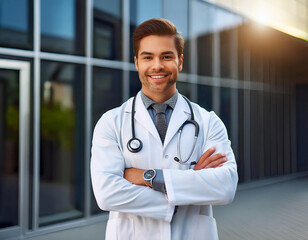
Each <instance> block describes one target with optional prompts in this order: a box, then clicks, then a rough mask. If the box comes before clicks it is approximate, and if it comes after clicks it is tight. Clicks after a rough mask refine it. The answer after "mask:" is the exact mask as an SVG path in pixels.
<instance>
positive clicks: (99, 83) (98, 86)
mask: <svg viewBox="0 0 308 240" xmlns="http://www.w3.org/2000/svg"><path fill="white" fill-rule="evenodd" d="M121 103H122V71H121V70H115V69H109V68H100V67H94V68H93V88H92V127H93V129H94V127H95V125H96V123H97V121H98V120H99V119H100V117H101V116H102V115H103V114H104V113H105V112H106V111H108V110H110V109H112V108H115V107H118V106H120V105H121ZM91 189H92V188H91ZM101 212H102V210H100V209H99V207H98V206H97V203H96V200H95V198H94V194H93V191H92V194H91V213H92V214H97V213H101Z"/></svg>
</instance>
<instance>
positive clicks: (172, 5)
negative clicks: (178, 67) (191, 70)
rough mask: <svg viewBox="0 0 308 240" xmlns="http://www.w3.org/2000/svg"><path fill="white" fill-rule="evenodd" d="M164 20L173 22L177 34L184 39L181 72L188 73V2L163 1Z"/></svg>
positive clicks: (182, 0) (186, 0) (184, 0)
mask: <svg viewBox="0 0 308 240" xmlns="http://www.w3.org/2000/svg"><path fill="white" fill-rule="evenodd" d="M163 4H164V18H166V19H168V20H170V21H171V22H173V23H174V24H175V26H176V28H177V30H178V32H179V33H181V35H182V36H183V37H184V40H185V47H184V52H183V54H184V62H183V70H182V72H188V67H189V61H190V59H189V39H188V9H189V8H188V0H165V1H164V2H163Z"/></svg>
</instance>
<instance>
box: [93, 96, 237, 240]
mask: <svg viewBox="0 0 308 240" xmlns="http://www.w3.org/2000/svg"><path fill="white" fill-rule="evenodd" d="M192 107H193V110H194V114H195V120H196V121H197V122H198V123H199V125H200V132H199V137H198V140H197V144H196V147H195V149H194V153H193V155H192V157H191V158H190V159H189V161H196V160H199V158H200V156H201V155H202V153H204V152H205V151H206V150H207V149H209V148H210V147H213V146H215V147H216V152H220V153H226V155H227V158H228V161H227V162H226V163H225V164H224V165H223V166H222V167H218V168H211V169H202V170H198V171H194V170H193V169H190V167H188V166H186V165H182V164H179V163H177V162H175V161H174V160H173V158H174V157H175V156H177V138H178V134H177V131H178V129H179V127H180V126H181V125H182V123H183V122H184V121H185V120H186V119H188V118H190V110H189V106H188V104H187V102H186V101H185V100H184V98H183V97H182V96H181V95H180V94H179V97H178V100H177V103H176V106H175V108H174V111H173V113H172V116H171V119H170V122H169V125H168V130H167V133H166V138H165V143H164V145H162V143H161V140H160V137H159V135H158V132H157V130H156V127H155V125H154V123H153V121H152V119H151V117H150V115H149V113H148V111H147V109H146V108H145V106H144V104H143V102H142V99H141V96H140V93H138V94H137V98H136V106H135V109H136V114H135V132H136V137H137V138H139V139H140V140H141V141H142V142H143V148H142V150H141V151H140V152H138V153H131V152H130V151H128V149H127V142H128V141H129V140H130V139H131V137H132V130H131V109H132V98H131V99H129V100H128V101H127V102H125V103H124V104H123V105H122V106H120V107H118V108H115V109H113V110H110V111H108V112H106V113H105V114H104V115H103V116H102V117H101V119H100V120H99V121H98V123H97V125H96V127H95V130H94V136H93V145H92V159H91V177H92V185H93V189H94V194H95V197H96V200H97V203H98V206H99V207H100V208H101V209H102V210H106V211H110V215H109V220H108V223H107V230H106V239H107V240H113V239H119V240H121V239H123V240H131V239H142V240H143V239H147V240H159V239H161V240H169V239H173V240H181V239H183V240H187V239H189V240H193V239H198V240H202V239H204V240H205V239H206V240H215V239H218V235H217V227H216V221H215V219H214V218H213V213H212V206H211V205H219V204H227V203H230V202H231V201H232V200H233V197H234V194H235V191H236V186H237V181H238V176H237V166H236V162H235V159H234V154H233V151H232V149H231V147H230V141H229V140H228V136H227V132H226V129H225V126H224V124H223V123H222V121H221V120H220V119H219V118H218V117H217V116H216V115H215V113H214V112H207V111H206V110H205V109H203V108H201V107H200V106H198V105H197V104H194V103H192ZM193 136H194V127H193V125H191V124H189V125H186V126H185V127H184V129H183V133H182V137H181V155H182V159H186V157H187V155H188V154H189V152H190V150H191V146H192V143H193ZM130 167H134V168H141V169H148V168H154V169H163V174H164V179H165V185H166V190H167V196H165V195H164V194H163V193H161V192H158V191H155V190H153V189H151V188H149V187H145V186H137V185H134V184H131V183H130V182H128V181H126V180H125V179H124V178H123V173H124V170H125V168H130ZM191 168H193V167H191ZM175 205H178V206H179V208H178V210H177V212H176V214H175V215H173V213H174V206H175Z"/></svg>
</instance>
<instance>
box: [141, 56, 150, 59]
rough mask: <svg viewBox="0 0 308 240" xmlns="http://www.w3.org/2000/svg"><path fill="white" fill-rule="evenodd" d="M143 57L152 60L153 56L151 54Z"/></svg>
mask: <svg viewBox="0 0 308 240" xmlns="http://www.w3.org/2000/svg"><path fill="white" fill-rule="evenodd" d="M143 59H144V60H151V59H152V57H151V56H144V57H143Z"/></svg>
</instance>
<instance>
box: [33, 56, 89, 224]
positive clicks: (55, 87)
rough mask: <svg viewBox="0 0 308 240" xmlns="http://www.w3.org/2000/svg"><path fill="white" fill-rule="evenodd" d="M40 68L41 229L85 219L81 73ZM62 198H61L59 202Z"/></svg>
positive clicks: (75, 68)
mask: <svg viewBox="0 0 308 240" xmlns="http://www.w3.org/2000/svg"><path fill="white" fill-rule="evenodd" d="M41 66H42V68H41V117H40V119H41V138H40V139H41V144H40V149H41V162H40V166H41V167H40V212H39V216H40V219H39V223H40V226H44V225H49V224H52V223H57V222H61V221H67V220H69V219H76V218H81V217H83V216H84V187H83V186H84V171H83V166H84V148H83V146H84V127H83V126H84V116H85V114H84V69H83V66H80V65H74V64H68V63H58V62H49V61H43V62H42V65H41ZM59 196H61V198H59Z"/></svg>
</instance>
